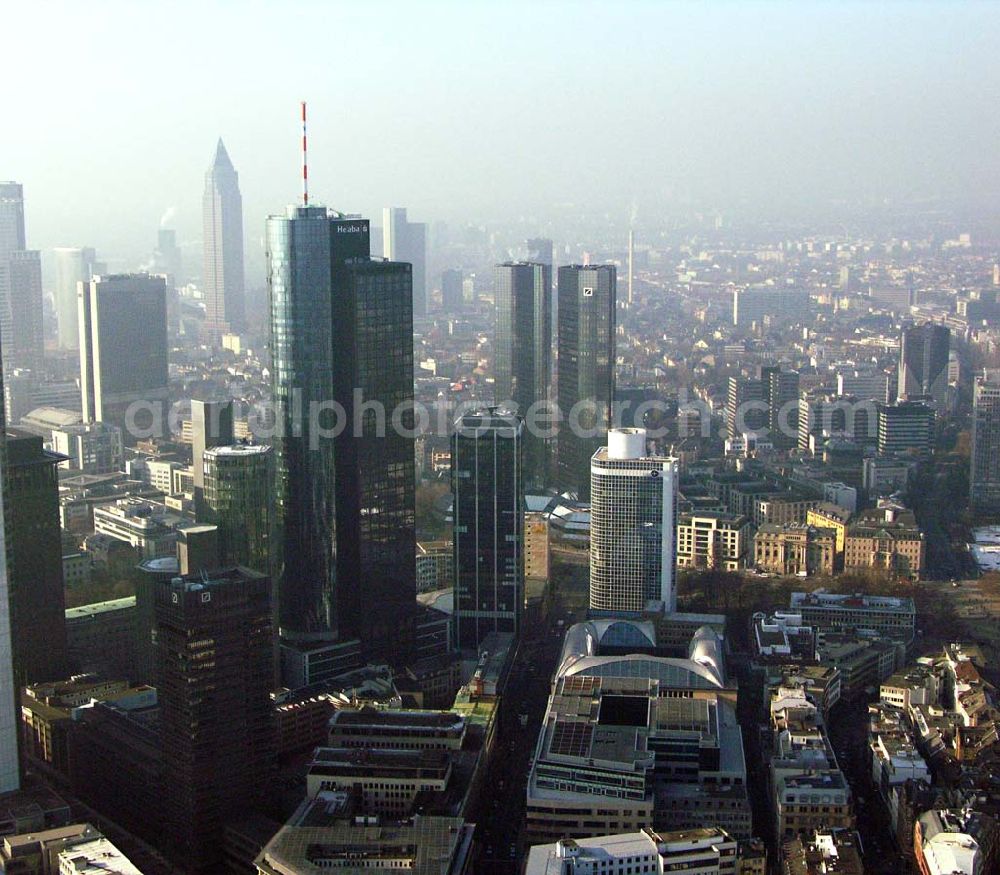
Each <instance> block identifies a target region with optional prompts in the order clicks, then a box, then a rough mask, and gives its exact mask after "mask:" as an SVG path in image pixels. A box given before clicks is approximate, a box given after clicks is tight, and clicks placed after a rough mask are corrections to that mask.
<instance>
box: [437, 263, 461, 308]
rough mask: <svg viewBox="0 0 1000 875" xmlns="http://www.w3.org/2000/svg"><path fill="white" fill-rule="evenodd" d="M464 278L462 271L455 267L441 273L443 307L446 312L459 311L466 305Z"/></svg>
mask: <svg viewBox="0 0 1000 875" xmlns="http://www.w3.org/2000/svg"><path fill="white" fill-rule="evenodd" d="M462 279H463V277H462V271H460V270H456V269H454V268H452V269H449V270H446V271H444V272H443V273H442V274H441V307H442V309H443V310H444V312H445V313H446V314H449V315H451V314H455V313H458V312H459V311H460V310H461V309H462V308H463V307H464V306H465V298H464V297H463V296H462Z"/></svg>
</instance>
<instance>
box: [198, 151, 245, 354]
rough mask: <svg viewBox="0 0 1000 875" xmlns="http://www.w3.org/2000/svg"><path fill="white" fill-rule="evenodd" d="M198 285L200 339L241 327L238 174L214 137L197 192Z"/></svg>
mask: <svg viewBox="0 0 1000 875" xmlns="http://www.w3.org/2000/svg"><path fill="white" fill-rule="evenodd" d="M202 222H203V227H204V230H203V242H202V245H203V251H204V260H203V267H202V272H203V274H204V276H203V277H202V285H204V287H205V288H204V292H205V323H204V326H203V332H204V338H205V340H206V342H208V343H212V344H218V343H219V340H220V338H221V336H222V335H223V334H226V333H227V332H239V331H242V330H243V318H244V307H245V297H246V289H245V288H244V281H243V198H242V196H241V195H240V179H239V174H238V173H237V172H236V170H235V168H234V167H233V162H232V161H230V160H229V153H228V152H226V147H225V146H224V145H223V144H222V140H221V139H220V140H219V143H218V145H217V146H216V147H215V159H214V160H213V161H212V166H211V167H210V168H209V169H208V172H207V173H206V174H205V194H204V197H203V198H202Z"/></svg>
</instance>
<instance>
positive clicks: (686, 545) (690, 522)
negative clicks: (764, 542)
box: [677, 512, 753, 571]
mask: <svg viewBox="0 0 1000 875" xmlns="http://www.w3.org/2000/svg"><path fill="white" fill-rule="evenodd" d="M752 532H753V527H752V526H751V524H750V519H749V518H748V517H745V516H739V515H737V514H731V513H719V512H698V513H685V514H681V515H680V516H679V517H678V518H677V567H678V568H714V569H720V570H724V571H736V570H738V569H740V568H743V567H744V566H745V565H746V562H747V556H748V554H749V553H750V543H751V537H752Z"/></svg>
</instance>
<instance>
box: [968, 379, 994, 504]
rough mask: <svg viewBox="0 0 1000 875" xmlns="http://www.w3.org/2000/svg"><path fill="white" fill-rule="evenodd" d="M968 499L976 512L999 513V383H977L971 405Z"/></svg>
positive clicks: (981, 380) (981, 381) (988, 381)
mask: <svg viewBox="0 0 1000 875" xmlns="http://www.w3.org/2000/svg"><path fill="white" fill-rule="evenodd" d="M971 465H972V467H971V471H970V474H969V498H970V503H971V504H972V507H973V509H974V510H977V511H994V512H995V511H997V510H1000V382H993V381H990V380H986V379H983V378H979V379H977V380H976V386H975V392H974V395H973V402H972V459H971Z"/></svg>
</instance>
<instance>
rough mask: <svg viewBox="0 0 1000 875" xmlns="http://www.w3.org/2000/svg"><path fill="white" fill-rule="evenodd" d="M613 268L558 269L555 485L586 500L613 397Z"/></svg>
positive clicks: (606, 266)
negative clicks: (557, 414)
mask: <svg viewBox="0 0 1000 875" xmlns="http://www.w3.org/2000/svg"><path fill="white" fill-rule="evenodd" d="M615 277H616V275H615V268H614V266H613V265H610V264H601V265H592V266H588V265H569V266H566V267H560V268H559V275H558V290H557V292H558V319H557V327H556V333H557V335H558V342H557V346H558V356H559V367H558V372H559V377H558V387H557V393H556V394H557V400H558V404H559V409H560V411H561V414H562V416H561V422H560V424H559V433H558V437H557V443H556V449H557V464H558V477H557V478H556V479H557V481H558V485H559V487H560V488H561V489H562V490H565V491H568V492H572V493H576V494H577V495H578V496H579V497H580V498H582V499H587V498H589V497H590V459H591V457H592V456H593V455H594V453H595V452H597V450H598V449H599V448H600V447H601V445H602V444H603V442H604V438H605V435H606V434H607V433H608V430H609V429H610V428H611V425H612V412H613V409H612V406H613V404H614V399H615V301H616V281H615Z"/></svg>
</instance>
